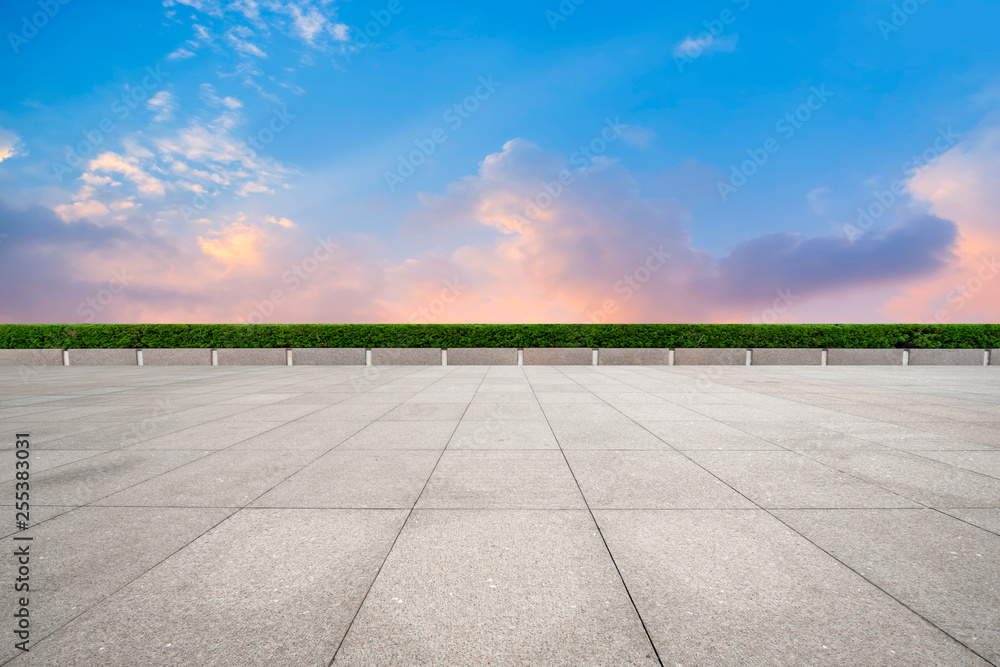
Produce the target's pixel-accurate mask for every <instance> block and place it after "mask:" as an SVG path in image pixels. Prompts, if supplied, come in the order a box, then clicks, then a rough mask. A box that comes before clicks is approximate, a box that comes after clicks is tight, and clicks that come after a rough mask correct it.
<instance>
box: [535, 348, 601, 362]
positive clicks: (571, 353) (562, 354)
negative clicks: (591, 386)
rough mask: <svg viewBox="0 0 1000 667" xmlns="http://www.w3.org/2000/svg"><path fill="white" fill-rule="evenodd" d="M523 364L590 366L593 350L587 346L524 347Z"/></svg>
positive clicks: (592, 360) (592, 359)
mask: <svg viewBox="0 0 1000 667" xmlns="http://www.w3.org/2000/svg"><path fill="white" fill-rule="evenodd" d="M521 356H522V358H523V362H524V365H525V366H592V365H593V364H594V351H593V350H592V349H591V348H589V347H526V348H524V352H523V353H522V355H521Z"/></svg>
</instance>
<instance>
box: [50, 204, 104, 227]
mask: <svg viewBox="0 0 1000 667" xmlns="http://www.w3.org/2000/svg"><path fill="white" fill-rule="evenodd" d="M55 212H56V215H58V216H59V217H60V218H62V219H63V222H75V221H77V220H81V219H83V218H94V217H101V216H104V215H107V214H108V207H107V206H105V205H104V204H102V203H101V202H99V201H95V200H93V199H87V200H84V201H78V202H73V203H72V204H62V205H61V206H56V207H55Z"/></svg>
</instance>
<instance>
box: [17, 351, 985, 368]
mask: <svg viewBox="0 0 1000 667" xmlns="http://www.w3.org/2000/svg"><path fill="white" fill-rule="evenodd" d="M595 352H596V353H597V355H596V356H597V363H598V364H599V365H601V366H631V365H643V366H745V365H751V366H984V365H990V366H1000V350H982V349H979V350H968V349H966V350H927V349H915V350H902V349H874V350H871V349H846V348H834V349H830V350H822V349H819V348H753V349H751V350H749V354H750V363H749V364H747V353H748V350H747V349H745V348H692V347H688V348H675V349H668V348H602V349H599V350H595V349H593V348H589V347H526V348H523V349H518V348H477V347H456V348H451V349H448V350H444V351H442V350H441V349H440V348H436V347H435V348H426V347H395V348H368V349H366V348H363V347H355V348H335V347H326V348H324V347H315V348H310V347H297V348H292V349H286V348H219V349H209V348H171V349H167V348H160V349H143V350H135V349H93V350H91V349H70V350H56V349H41V350H0V366H21V367H35V366H63V365H67V366H136V365H142V366H208V365H212V366H286V365H292V366H366V365H370V366H441V365H443V364H444V365H448V366H515V365H519V364H523V365H525V366H593V365H594V360H595ZM987 360H988V364H987Z"/></svg>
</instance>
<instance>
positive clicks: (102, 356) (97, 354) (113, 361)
mask: <svg viewBox="0 0 1000 667" xmlns="http://www.w3.org/2000/svg"><path fill="white" fill-rule="evenodd" d="M67 353H68V354H67V355H66V356H67V358H68V360H69V365H70V366H138V365H139V357H138V355H136V351H135V350H134V349H125V350H67Z"/></svg>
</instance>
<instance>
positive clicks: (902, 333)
mask: <svg viewBox="0 0 1000 667" xmlns="http://www.w3.org/2000/svg"><path fill="white" fill-rule="evenodd" d="M132 347H135V348H156V347H216V348H218V347H604V348H607V347H675V348H676V347H826V348H837V347H839V348H979V349H983V348H1000V324H0V349H38V348H132Z"/></svg>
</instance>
